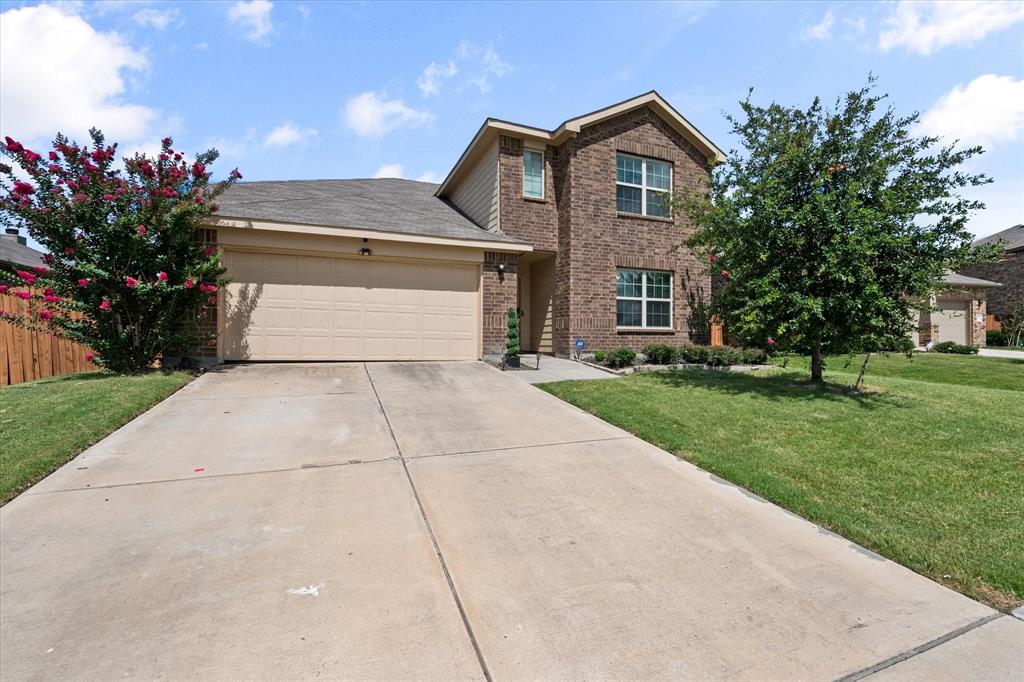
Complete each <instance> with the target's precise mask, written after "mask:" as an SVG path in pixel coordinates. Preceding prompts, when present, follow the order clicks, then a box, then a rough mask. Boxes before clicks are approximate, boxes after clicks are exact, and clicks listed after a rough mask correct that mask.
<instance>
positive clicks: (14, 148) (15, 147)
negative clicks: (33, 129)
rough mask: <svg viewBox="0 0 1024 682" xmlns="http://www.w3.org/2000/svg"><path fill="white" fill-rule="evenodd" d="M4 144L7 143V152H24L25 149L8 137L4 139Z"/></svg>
mask: <svg viewBox="0 0 1024 682" xmlns="http://www.w3.org/2000/svg"><path fill="white" fill-rule="evenodd" d="M4 142H6V143H7V151H9V152H21V151H24V150H25V148H24V147H22V146H21V143H20V142H15V141H14V139H13V138H11V136H10V135H7V136H5V137H4Z"/></svg>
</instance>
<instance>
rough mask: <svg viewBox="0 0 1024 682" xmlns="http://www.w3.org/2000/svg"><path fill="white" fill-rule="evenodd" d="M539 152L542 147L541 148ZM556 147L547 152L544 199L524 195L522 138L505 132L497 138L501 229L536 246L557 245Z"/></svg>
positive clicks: (545, 154)
mask: <svg viewBox="0 0 1024 682" xmlns="http://www.w3.org/2000/svg"><path fill="white" fill-rule="evenodd" d="M531 149H532V147H531ZM538 151H539V150H538ZM552 153H553V149H552V148H550V147H548V148H547V149H546V150H545V151H544V198H543V199H534V198H532V197H524V196H523V141H522V140H520V139H519V138H516V137H508V136H506V135H502V136H501V137H499V138H498V169H499V170H498V172H499V174H500V176H499V177H500V184H499V192H500V194H499V197H500V198H499V204H498V205H499V207H500V210H501V219H500V221H499V223H500V225H501V231H502V232H504V233H505V234H507V235H511V236H513V237H517V238H519V239H522V240H523V241H526V242H529V243H530V244H532V245H533V248H535V249H538V250H543V251H554V250H555V249H557V248H558V233H557V228H556V225H557V222H558V209H557V207H556V199H555V196H556V192H555V178H554V175H555V174H554V173H553V172H552Z"/></svg>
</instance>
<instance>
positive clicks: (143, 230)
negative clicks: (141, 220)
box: [135, 225, 149, 235]
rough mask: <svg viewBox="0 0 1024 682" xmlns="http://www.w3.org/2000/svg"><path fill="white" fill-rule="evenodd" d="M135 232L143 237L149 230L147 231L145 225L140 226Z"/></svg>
mask: <svg viewBox="0 0 1024 682" xmlns="http://www.w3.org/2000/svg"><path fill="white" fill-rule="evenodd" d="M135 231H136V232H138V233H139V234H141V235H145V234H147V233H149V230H147V229H146V226H145V225H139V226H138V227H136V228H135Z"/></svg>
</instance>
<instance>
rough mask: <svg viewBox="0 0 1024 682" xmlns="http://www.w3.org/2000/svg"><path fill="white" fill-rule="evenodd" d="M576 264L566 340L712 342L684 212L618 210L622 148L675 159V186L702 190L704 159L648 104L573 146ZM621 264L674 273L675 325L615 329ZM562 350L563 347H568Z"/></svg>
mask: <svg viewBox="0 0 1024 682" xmlns="http://www.w3.org/2000/svg"><path fill="white" fill-rule="evenodd" d="M567 144H570V145H571V147H572V150H571V161H569V163H568V166H569V167H570V169H571V170H570V184H571V188H572V189H571V192H572V196H573V198H574V200H573V202H572V205H571V210H570V219H569V222H570V230H571V240H570V243H569V244H568V249H567V250H568V251H569V253H570V256H569V261H570V262H571V270H570V278H571V282H572V286H571V290H570V292H569V301H568V303H569V305H568V309H569V312H568V319H567V320H564V321H563V323H562V326H563V327H564V328H566V331H567V337H566V339H565V343H566V344H571V343H572V342H573V341H574V340H575V337H577V336H582V337H583V338H584V339H585V340H586V341H587V347H588V348H592V349H608V348H614V347H619V346H625V347H628V348H633V349H639V348H641V347H642V346H644V345H646V344H648V343H652V342H661V343H670V344H674V345H680V344H684V343H708V342H709V340H710V330H709V329H708V328H707V326H706V325H705V324H703V322H702V320H700V316H699V314H697V313H698V311H699V304H700V303H701V302H704V301H707V300H708V298H709V297H710V287H711V282H710V277H709V274H708V272H707V268H706V267H705V266H704V265H703V264H701V263H700V262H698V261H697V259H696V257H695V256H694V255H693V254H692V253H691V252H690V251H689V250H688V249H686V248H685V247H684V248H679V249H678V250H673V247H674V246H677V245H679V244H681V243H682V242H684V241H685V240H686V238H687V237H688V236H689V235H690V234H691V232H692V230H693V227H692V225H691V224H690V223H689V220H688V219H687V218H686V217H685V216H675V217H674V218H655V217H643V216H634V215H628V214H619V213H617V211H616V206H615V157H616V153H617V152H620V151H621V152H625V153H629V154H636V155H638V156H645V157H649V158H654V159H658V160H664V161H669V162H671V163H672V172H673V185H672V187H673V190H674V191H676V192H680V191H682V192H696V191H700V190H702V189H704V188H705V186H706V185H705V182H706V178H707V175H708V166H707V160H706V159H705V157H704V156H703V154H701V153H700V152H699V151H698V150H697V149H696V148H694V147H693V146H692V145H691V144H690V143H689V142H687V141H686V140H685V139H683V138H682V137H681V136H680V135H679V134H678V133H677V132H676V131H675V130H674V129H673V128H672V127H671V126H669V125H668V124H667V123H666V122H665V121H664V120H662V119H661V118H660V117H659V116H657V115H656V114H655V113H653V112H652V111H651V110H650V109H647V108H644V109H639V110H635V111H632V112H628V113H625V114H623V115H621V116H617V117H615V118H611V119H608V120H606V121H603V122H601V123H598V124H595V125H593V126H588V127H587V128H585V129H584V130H583V131H581V133H580V134H579V136H577V137H576V138H575V139H574V140H571V141H570V142H569V143H567ZM618 267H629V268H642V269H654V270H667V271H670V272H671V273H672V294H673V299H674V300H673V324H672V328H671V329H669V330H665V331H662V330H643V331H635V330H631V331H625V330H619V329H618V328H617V327H616V321H615V273H616V268H618ZM563 347H564V346H563Z"/></svg>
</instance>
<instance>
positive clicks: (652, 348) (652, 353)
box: [640, 343, 679, 365]
mask: <svg viewBox="0 0 1024 682" xmlns="http://www.w3.org/2000/svg"><path fill="white" fill-rule="evenodd" d="M640 352H641V353H643V354H644V357H645V358H647V362H649V363H651V364H652V365H672V364H675V363H677V362H679V349H678V348H676V347H675V346H669V345H667V344H664V343H649V344H647V345H646V346H644V347H643V350H641V351H640Z"/></svg>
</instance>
